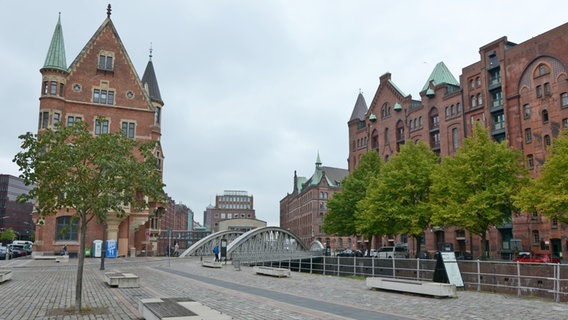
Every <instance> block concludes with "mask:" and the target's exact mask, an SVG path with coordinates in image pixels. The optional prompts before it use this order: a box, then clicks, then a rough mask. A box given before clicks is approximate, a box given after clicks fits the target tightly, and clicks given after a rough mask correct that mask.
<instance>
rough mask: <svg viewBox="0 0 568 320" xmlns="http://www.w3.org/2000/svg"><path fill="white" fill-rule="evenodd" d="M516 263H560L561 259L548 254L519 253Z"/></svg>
mask: <svg viewBox="0 0 568 320" xmlns="http://www.w3.org/2000/svg"><path fill="white" fill-rule="evenodd" d="M513 261H516V262H533V263H560V259H559V258H558V257H556V256H553V255H551V254H546V253H531V252H519V254H518V255H517V258H515V260H513Z"/></svg>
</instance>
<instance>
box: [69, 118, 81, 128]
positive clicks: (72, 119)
mask: <svg viewBox="0 0 568 320" xmlns="http://www.w3.org/2000/svg"><path fill="white" fill-rule="evenodd" d="M79 121H81V117H74V116H68V117H67V126H68V127H72V126H73V125H74V124H75V123H76V122H79Z"/></svg>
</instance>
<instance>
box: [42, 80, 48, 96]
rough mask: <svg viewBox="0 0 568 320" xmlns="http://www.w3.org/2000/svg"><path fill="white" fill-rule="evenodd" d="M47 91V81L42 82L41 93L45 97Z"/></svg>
mask: <svg viewBox="0 0 568 320" xmlns="http://www.w3.org/2000/svg"><path fill="white" fill-rule="evenodd" d="M48 90H49V82H48V81H44V82H43V91H42V93H43V94H44V95H46V94H47V93H48Z"/></svg>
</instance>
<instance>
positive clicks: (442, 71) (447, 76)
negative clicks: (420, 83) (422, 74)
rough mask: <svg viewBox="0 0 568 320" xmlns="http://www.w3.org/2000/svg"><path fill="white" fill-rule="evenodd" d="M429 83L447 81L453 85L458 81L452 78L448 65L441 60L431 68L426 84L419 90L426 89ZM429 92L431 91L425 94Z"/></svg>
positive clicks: (435, 84)
mask: <svg viewBox="0 0 568 320" xmlns="http://www.w3.org/2000/svg"><path fill="white" fill-rule="evenodd" d="M430 83H432V84H433V85H434V86H437V85H439V84H442V83H447V84H451V85H454V86H459V85H460V83H459V82H458V81H457V80H456V78H454V75H453V74H452V73H451V72H450V70H449V69H448V67H446V65H445V64H444V62H443V61H441V62H438V64H437V65H436V67H434V70H432V73H431V74H430V77H429V78H428V80H427V81H426V84H424V87H423V88H422V90H420V92H423V91H425V90H428V89H429V88H430ZM431 93H432V92H427V93H426V94H431Z"/></svg>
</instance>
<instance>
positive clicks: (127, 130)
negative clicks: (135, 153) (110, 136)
mask: <svg viewBox="0 0 568 320" xmlns="http://www.w3.org/2000/svg"><path fill="white" fill-rule="evenodd" d="M135 129H136V124H135V123H134V122H123V123H122V135H124V136H125V137H127V138H130V139H134V136H135Z"/></svg>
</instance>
